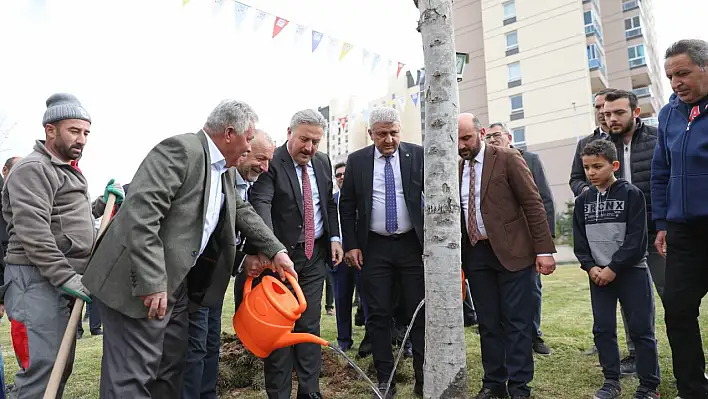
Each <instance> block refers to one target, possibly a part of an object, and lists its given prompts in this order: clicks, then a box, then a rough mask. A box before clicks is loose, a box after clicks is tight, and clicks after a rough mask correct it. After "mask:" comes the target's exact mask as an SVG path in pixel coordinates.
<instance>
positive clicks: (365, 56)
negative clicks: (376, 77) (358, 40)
mask: <svg viewBox="0 0 708 399" xmlns="http://www.w3.org/2000/svg"><path fill="white" fill-rule="evenodd" d="M370 56H371V52H370V51H369V50H367V49H362V50H361V63H362V64H366V61H367V60H368V59H369V57H370Z"/></svg>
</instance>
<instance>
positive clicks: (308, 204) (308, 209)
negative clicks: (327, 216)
mask: <svg viewBox="0 0 708 399" xmlns="http://www.w3.org/2000/svg"><path fill="white" fill-rule="evenodd" d="M300 168H302V204H303V207H304V208H305V209H304V214H305V215H304V217H305V220H304V222H305V256H306V257H307V259H310V258H312V253H313V252H314V250H315V210H314V207H313V206H312V187H311V186H310V175H309V174H307V165H300Z"/></svg>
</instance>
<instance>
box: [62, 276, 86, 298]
mask: <svg viewBox="0 0 708 399" xmlns="http://www.w3.org/2000/svg"><path fill="white" fill-rule="evenodd" d="M59 289H60V290H62V291H64V292H66V293H67V294H69V295H71V296H75V297H77V298H79V299H82V300H83V301H84V302H86V303H91V293H90V292H89V290H88V288H86V287H84V284H83V283H82V282H81V275H80V274H74V275H73V276H72V277H71V278H70V279H68V280H66V282H65V283H64V284H62V285H61V286H60V287H59Z"/></svg>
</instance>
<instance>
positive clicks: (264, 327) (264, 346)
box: [233, 274, 329, 359]
mask: <svg viewBox="0 0 708 399" xmlns="http://www.w3.org/2000/svg"><path fill="white" fill-rule="evenodd" d="M286 277H287V278H288V280H289V281H290V285H292V287H293V290H294V291H295V294H296V295H297V298H296V297H295V295H293V294H292V292H290V290H289V289H288V287H286V286H285V284H283V283H282V282H280V281H279V280H278V279H276V278H274V277H272V276H265V277H263V279H262V281H261V283H260V284H259V285H257V286H256V287H255V288H253V278H252V277H248V278H247V279H246V285H245V287H244V290H243V301H242V302H241V305H240V306H239V308H238V310H237V311H236V314H235V315H234V319H233V322H234V330H235V331H236V335H238V338H239V340H241V343H243V345H244V346H245V347H246V349H248V350H249V351H251V353H253V354H254V355H256V356H257V357H260V358H262V359H264V358H266V357H268V355H270V353H271V352H272V351H274V350H276V349H280V348H284V347H286V346H292V345H295V344H302V343H313V344H319V345H324V346H327V345H329V344H328V342H327V341H325V340H324V339H322V338H320V337H318V336H316V335H312V334H304V333H293V332H292V331H293V327H294V326H295V321H296V320H297V319H299V318H300V315H301V314H302V312H304V311H305V309H306V308H307V302H306V301H305V296H304V295H303V294H302V289H300V285H299V284H298V283H297V280H296V279H295V277H293V276H292V275H290V274H286Z"/></svg>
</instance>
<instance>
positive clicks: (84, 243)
mask: <svg viewBox="0 0 708 399" xmlns="http://www.w3.org/2000/svg"><path fill="white" fill-rule="evenodd" d="M42 125H44V132H45V134H46V141H42V140H37V142H36V143H35V146H34V151H32V153H30V154H29V155H28V156H26V157H25V158H23V159H21V160H20V161H18V162H17V163H16V164H15V166H14V167H13V168H12V169H11V170H10V173H9V174H8V175H7V180H6V182H5V189H4V190H3V192H2V216H3V218H4V219H5V221H6V222H7V225H8V228H7V230H8V235H9V243H8V248H7V255H6V257H5V262H6V264H7V266H6V268H5V281H6V282H7V283H6V284H5V285H3V286H2V288H1V289H0V290H6V292H5V308H6V310H7V314H8V318H9V319H11V320H12V334H13V337H17V336H18V335H25V336H24V337H22V338H24V339H26V341H25V342H27V344H26V346H25V347H24V348H23V349H24V350H20V351H17V352H18V353H17V357H18V360H19V363H20V365H21V367H20V370H19V371H18V372H17V375H16V376H15V385H14V387H13V389H12V390H11V391H10V398H38V397H42V395H43V393H44V390H45V389H46V386H47V383H48V381H49V376H50V374H51V371H52V367H53V365H54V360H55V359H56V356H57V352H58V351H59V344H60V342H61V339H62V336H63V335H64V331H65V330H66V327H67V324H68V321H69V315H70V312H71V307H72V305H73V302H74V298H81V299H83V300H84V301H86V302H91V298H90V296H89V295H90V294H89V291H88V290H87V289H86V287H84V286H83V284H82V283H81V274H82V273H83V271H84V269H85V267H86V264H87V263H88V260H89V257H90V255H91V248H92V247H93V243H94V234H95V230H94V227H93V221H94V219H93V215H92V213H91V204H90V201H89V196H88V192H87V184H86V178H85V177H84V175H83V174H82V173H81V171H80V170H79V169H78V165H77V163H78V159H79V158H80V157H81V154H82V152H83V149H84V146H85V145H86V140H87V138H88V135H89V129H90V128H91V117H90V116H89V114H88V112H86V110H85V109H84V108H83V106H82V105H81V103H80V102H79V100H78V99H77V98H76V97H74V96H73V95H71V94H54V95H52V96H51V97H49V99H47V111H46V112H45V113H44V118H43V119H42ZM106 190H107V191H108V192H111V193H114V194H116V196H117V197H118V198H119V200H122V197H123V194H122V191H121V189H120V187H119V186H115V185H109V187H107V189H106ZM0 294H1V291H0ZM30 359H31V362H30ZM73 360H74V353H73V349H72V352H71V354H70V358H69V361H68V364H67V366H66V372H65V373H64V375H63V377H62V383H61V385H60V388H59V392H58V396H57V397H59V398H61V396H62V393H63V390H64V385H65V383H66V380H67V379H68V378H69V375H70V374H71V369H72V364H73Z"/></svg>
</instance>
